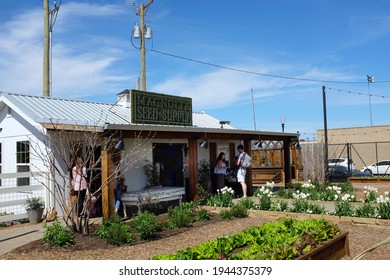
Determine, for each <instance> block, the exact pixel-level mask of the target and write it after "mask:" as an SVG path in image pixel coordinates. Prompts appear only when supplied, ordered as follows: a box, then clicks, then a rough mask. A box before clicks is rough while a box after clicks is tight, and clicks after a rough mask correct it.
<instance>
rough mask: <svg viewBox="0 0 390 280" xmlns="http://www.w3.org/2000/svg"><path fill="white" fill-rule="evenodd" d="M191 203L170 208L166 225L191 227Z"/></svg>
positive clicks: (169, 226) (170, 226)
mask: <svg viewBox="0 0 390 280" xmlns="http://www.w3.org/2000/svg"><path fill="white" fill-rule="evenodd" d="M190 205H191V203H188V202H187V203H182V204H180V205H179V206H176V207H174V208H172V207H169V208H168V220H167V221H166V226H167V227H168V228H183V227H190V226H191V224H192V222H193V217H192V209H193V208H192V207H193V204H192V207H190Z"/></svg>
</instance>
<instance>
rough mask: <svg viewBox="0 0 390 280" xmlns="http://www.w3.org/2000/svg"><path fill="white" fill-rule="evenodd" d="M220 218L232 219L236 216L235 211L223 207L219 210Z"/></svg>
mask: <svg viewBox="0 0 390 280" xmlns="http://www.w3.org/2000/svg"><path fill="white" fill-rule="evenodd" d="M219 218H220V219H221V220H231V219H233V218H234V215H233V212H232V211H230V209H222V210H221V211H219Z"/></svg>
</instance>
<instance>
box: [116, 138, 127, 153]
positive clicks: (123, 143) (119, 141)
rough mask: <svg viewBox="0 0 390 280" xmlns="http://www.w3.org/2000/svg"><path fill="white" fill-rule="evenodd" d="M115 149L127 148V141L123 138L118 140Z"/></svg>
mask: <svg viewBox="0 0 390 280" xmlns="http://www.w3.org/2000/svg"><path fill="white" fill-rule="evenodd" d="M114 148H115V150H117V151H123V150H124V149H125V142H124V141H123V139H122V138H120V139H119V140H118V142H117V143H116V144H115V147H114Z"/></svg>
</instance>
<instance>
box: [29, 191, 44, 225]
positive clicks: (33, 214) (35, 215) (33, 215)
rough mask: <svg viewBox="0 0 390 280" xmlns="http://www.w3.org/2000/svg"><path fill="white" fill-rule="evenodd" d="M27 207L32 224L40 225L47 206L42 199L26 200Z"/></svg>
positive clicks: (31, 198)
mask: <svg viewBox="0 0 390 280" xmlns="http://www.w3.org/2000/svg"><path fill="white" fill-rule="evenodd" d="M26 205H27V206H26V212H27V216H28V220H29V221H30V223H31V224H37V223H40V222H41V221H42V215H43V210H44V209H45V208H44V207H45V204H44V203H43V201H42V199H41V197H39V196H33V197H28V198H27V200H26Z"/></svg>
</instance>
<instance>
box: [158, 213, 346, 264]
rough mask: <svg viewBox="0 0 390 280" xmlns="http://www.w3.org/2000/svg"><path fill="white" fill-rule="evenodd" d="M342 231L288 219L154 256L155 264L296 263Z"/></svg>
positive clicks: (325, 224)
mask: <svg viewBox="0 0 390 280" xmlns="http://www.w3.org/2000/svg"><path fill="white" fill-rule="evenodd" d="M339 232H340V230H339V228H338V227H337V226H336V225H333V224H331V223H329V222H327V221H326V220H324V219H317V220H305V221H297V220H294V219H285V220H280V221H275V222H270V223H265V224H262V225H260V226H254V227H251V228H249V229H247V230H244V231H239V232H237V233H236V234H234V235H232V236H222V237H219V238H217V239H214V240H209V241H207V242H204V243H201V244H199V245H198V246H194V247H188V248H186V249H183V250H180V251H178V252H177V253H174V254H168V255H158V256H154V257H153V259H154V260H201V259H229V260H249V259H262V260H282V259H294V258H296V257H297V256H299V255H300V254H303V253H305V252H308V251H310V250H311V249H312V248H313V247H315V246H317V245H318V244H320V243H321V242H323V241H324V240H328V239H330V238H333V237H334V236H336V235H337V234H339ZM238 248H240V250H236V249H238Z"/></svg>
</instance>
